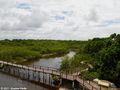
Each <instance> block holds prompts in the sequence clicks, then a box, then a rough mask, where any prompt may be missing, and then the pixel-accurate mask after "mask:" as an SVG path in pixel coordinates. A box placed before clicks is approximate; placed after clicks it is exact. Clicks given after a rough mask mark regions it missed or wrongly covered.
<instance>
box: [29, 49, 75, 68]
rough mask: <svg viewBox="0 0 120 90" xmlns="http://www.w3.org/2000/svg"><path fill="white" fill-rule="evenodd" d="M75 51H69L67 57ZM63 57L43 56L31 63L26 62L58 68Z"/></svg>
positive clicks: (71, 55)
mask: <svg viewBox="0 0 120 90" xmlns="http://www.w3.org/2000/svg"><path fill="white" fill-rule="evenodd" d="M75 54H76V53H75V52H73V51H70V52H69V53H68V54H67V56H68V57H69V58H72V57H74V55H75ZM62 58H63V57H54V58H43V59H39V60H38V61H34V62H31V63H27V64H28V65H34V66H44V67H52V68H58V69H59V68H60V64H61V61H62Z"/></svg>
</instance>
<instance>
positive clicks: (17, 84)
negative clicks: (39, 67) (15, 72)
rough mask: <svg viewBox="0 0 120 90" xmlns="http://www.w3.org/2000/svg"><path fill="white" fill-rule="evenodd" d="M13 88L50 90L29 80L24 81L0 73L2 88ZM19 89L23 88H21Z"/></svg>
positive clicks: (0, 85) (0, 88)
mask: <svg viewBox="0 0 120 90" xmlns="http://www.w3.org/2000/svg"><path fill="white" fill-rule="evenodd" d="M2 88H4V89H2ZM5 88H8V89H5ZM11 88H27V90H49V89H47V88H44V87H41V86H39V85H36V84H33V83H29V82H27V81H23V80H20V79H18V78H14V77H12V76H9V75H6V74H3V73H0V90H11ZM15 90H16V89H15ZM19 90H22V89H19ZM23 90H25V89H23Z"/></svg>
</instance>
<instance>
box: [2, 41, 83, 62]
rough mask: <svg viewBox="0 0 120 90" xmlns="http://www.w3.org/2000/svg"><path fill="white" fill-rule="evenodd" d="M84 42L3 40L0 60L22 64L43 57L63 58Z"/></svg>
mask: <svg viewBox="0 0 120 90" xmlns="http://www.w3.org/2000/svg"><path fill="white" fill-rule="evenodd" d="M82 43H83V42H82V41H57V40H56V41H55V40H1V41H0V60H3V61H8V62H14V63H21V62H24V61H29V60H36V59H38V58H43V57H52V56H61V55H64V54H66V53H68V52H69V50H71V49H77V48H78V47H79V46H80V45H81V44H82Z"/></svg>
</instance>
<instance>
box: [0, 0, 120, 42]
mask: <svg viewBox="0 0 120 90" xmlns="http://www.w3.org/2000/svg"><path fill="white" fill-rule="evenodd" d="M108 2H109V3H108ZM119 8H120V1H119V0H92V2H91V1H90V0H0V39H6V38H8V39H17V38H19V39H20V38H21V39H24V38H25V39H29V38H30V39H62V40H64V39H65V40H69V39H72V40H74V39H75V40H87V39H89V38H93V37H104V36H108V35H110V34H112V33H120V30H119V29H120V9H119Z"/></svg>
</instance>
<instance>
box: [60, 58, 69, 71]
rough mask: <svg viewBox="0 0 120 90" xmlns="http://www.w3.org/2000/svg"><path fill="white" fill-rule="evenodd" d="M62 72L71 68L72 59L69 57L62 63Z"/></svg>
mask: <svg viewBox="0 0 120 90" xmlns="http://www.w3.org/2000/svg"><path fill="white" fill-rule="evenodd" d="M60 68H61V70H67V69H69V68H70V59H69V57H68V56H65V57H64V58H63V60H62V62H61V66H60Z"/></svg>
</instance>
